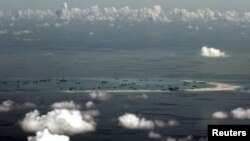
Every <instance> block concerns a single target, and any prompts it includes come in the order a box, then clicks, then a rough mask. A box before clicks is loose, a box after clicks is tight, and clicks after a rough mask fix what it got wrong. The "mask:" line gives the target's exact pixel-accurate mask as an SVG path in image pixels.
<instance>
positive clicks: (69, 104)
mask: <svg viewBox="0 0 250 141" xmlns="http://www.w3.org/2000/svg"><path fill="white" fill-rule="evenodd" d="M50 107H51V108H52V109H81V105H79V104H76V103H75V102H74V101H62V102H56V103H54V104H52V105H51V106H50Z"/></svg>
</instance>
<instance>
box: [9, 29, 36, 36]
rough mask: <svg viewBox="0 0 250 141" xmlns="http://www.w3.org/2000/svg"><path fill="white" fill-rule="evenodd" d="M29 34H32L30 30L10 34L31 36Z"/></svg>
mask: <svg viewBox="0 0 250 141" xmlns="http://www.w3.org/2000/svg"><path fill="white" fill-rule="evenodd" d="M31 33H33V32H32V31H30V30H23V31H14V32H13V33H12V34H13V35H23V34H31Z"/></svg>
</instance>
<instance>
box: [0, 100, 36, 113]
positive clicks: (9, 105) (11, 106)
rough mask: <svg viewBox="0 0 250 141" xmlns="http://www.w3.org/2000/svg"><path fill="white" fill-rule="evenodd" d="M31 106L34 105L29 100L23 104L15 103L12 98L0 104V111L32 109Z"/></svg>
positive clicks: (34, 106) (33, 106)
mask: <svg viewBox="0 0 250 141" xmlns="http://www.w3.org/2000/svg"><path fill="white" fill-rule="evenodd" d="M32 108H36V105H35V104H34V103H31V102H26V103H24V104H17V103H15V102H14V101H12V100H6V101H3V102H2V103H1V104H0V112H10V111H12V110H16V109H32Z"/></svg>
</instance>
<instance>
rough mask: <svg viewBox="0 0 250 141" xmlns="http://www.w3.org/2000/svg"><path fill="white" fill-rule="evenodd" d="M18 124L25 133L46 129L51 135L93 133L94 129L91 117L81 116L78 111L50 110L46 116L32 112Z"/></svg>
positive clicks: (36, 111)
mask: <svg viewBox="0 0 250 141" xmlns="http://www.w3.org/2000/svg"><path fill="white" fill-rule="evenodd" d="M85 117H88V118H85ZM89 117H91V118H89ZM19 124H20V126H21V128H22V129H23V130H24V131H26V132H37V131H40V130H43V129H45V128H48V129H49V130H50V131H51V132H52V133H56V134H66V135H73V134H79V133H86V132H93V131H95V128H96V123H95V121H94V120H93V118H92V116H91V115H87V114H84V115H82V113H81V112H80V111H79V110H68V109H56V110H52V111H50V112H48V113H47V114H46V115H41V114H40V112H39V111H38V110H34V111H32V112H29V113H27V114H26V115H25V117H24V119H23V120H21V121H20V123H19Z"/></svg>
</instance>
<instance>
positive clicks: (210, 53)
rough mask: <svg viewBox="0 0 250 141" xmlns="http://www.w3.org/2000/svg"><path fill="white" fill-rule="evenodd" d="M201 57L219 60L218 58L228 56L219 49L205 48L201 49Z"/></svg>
mask: <svg viewBox="0 0 250 141" xmlns="http://www.w3.org/2000/svg"><path fill="white" fill-rule="evenodd" d="M201 56H203V57H214V58H217V57H227V56H228V55H226V53H225V52H223V51H220V50H219V49H216V48H213V47H210V48H209V47H207V46H203V47H202V48H201Z"/></svg>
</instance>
